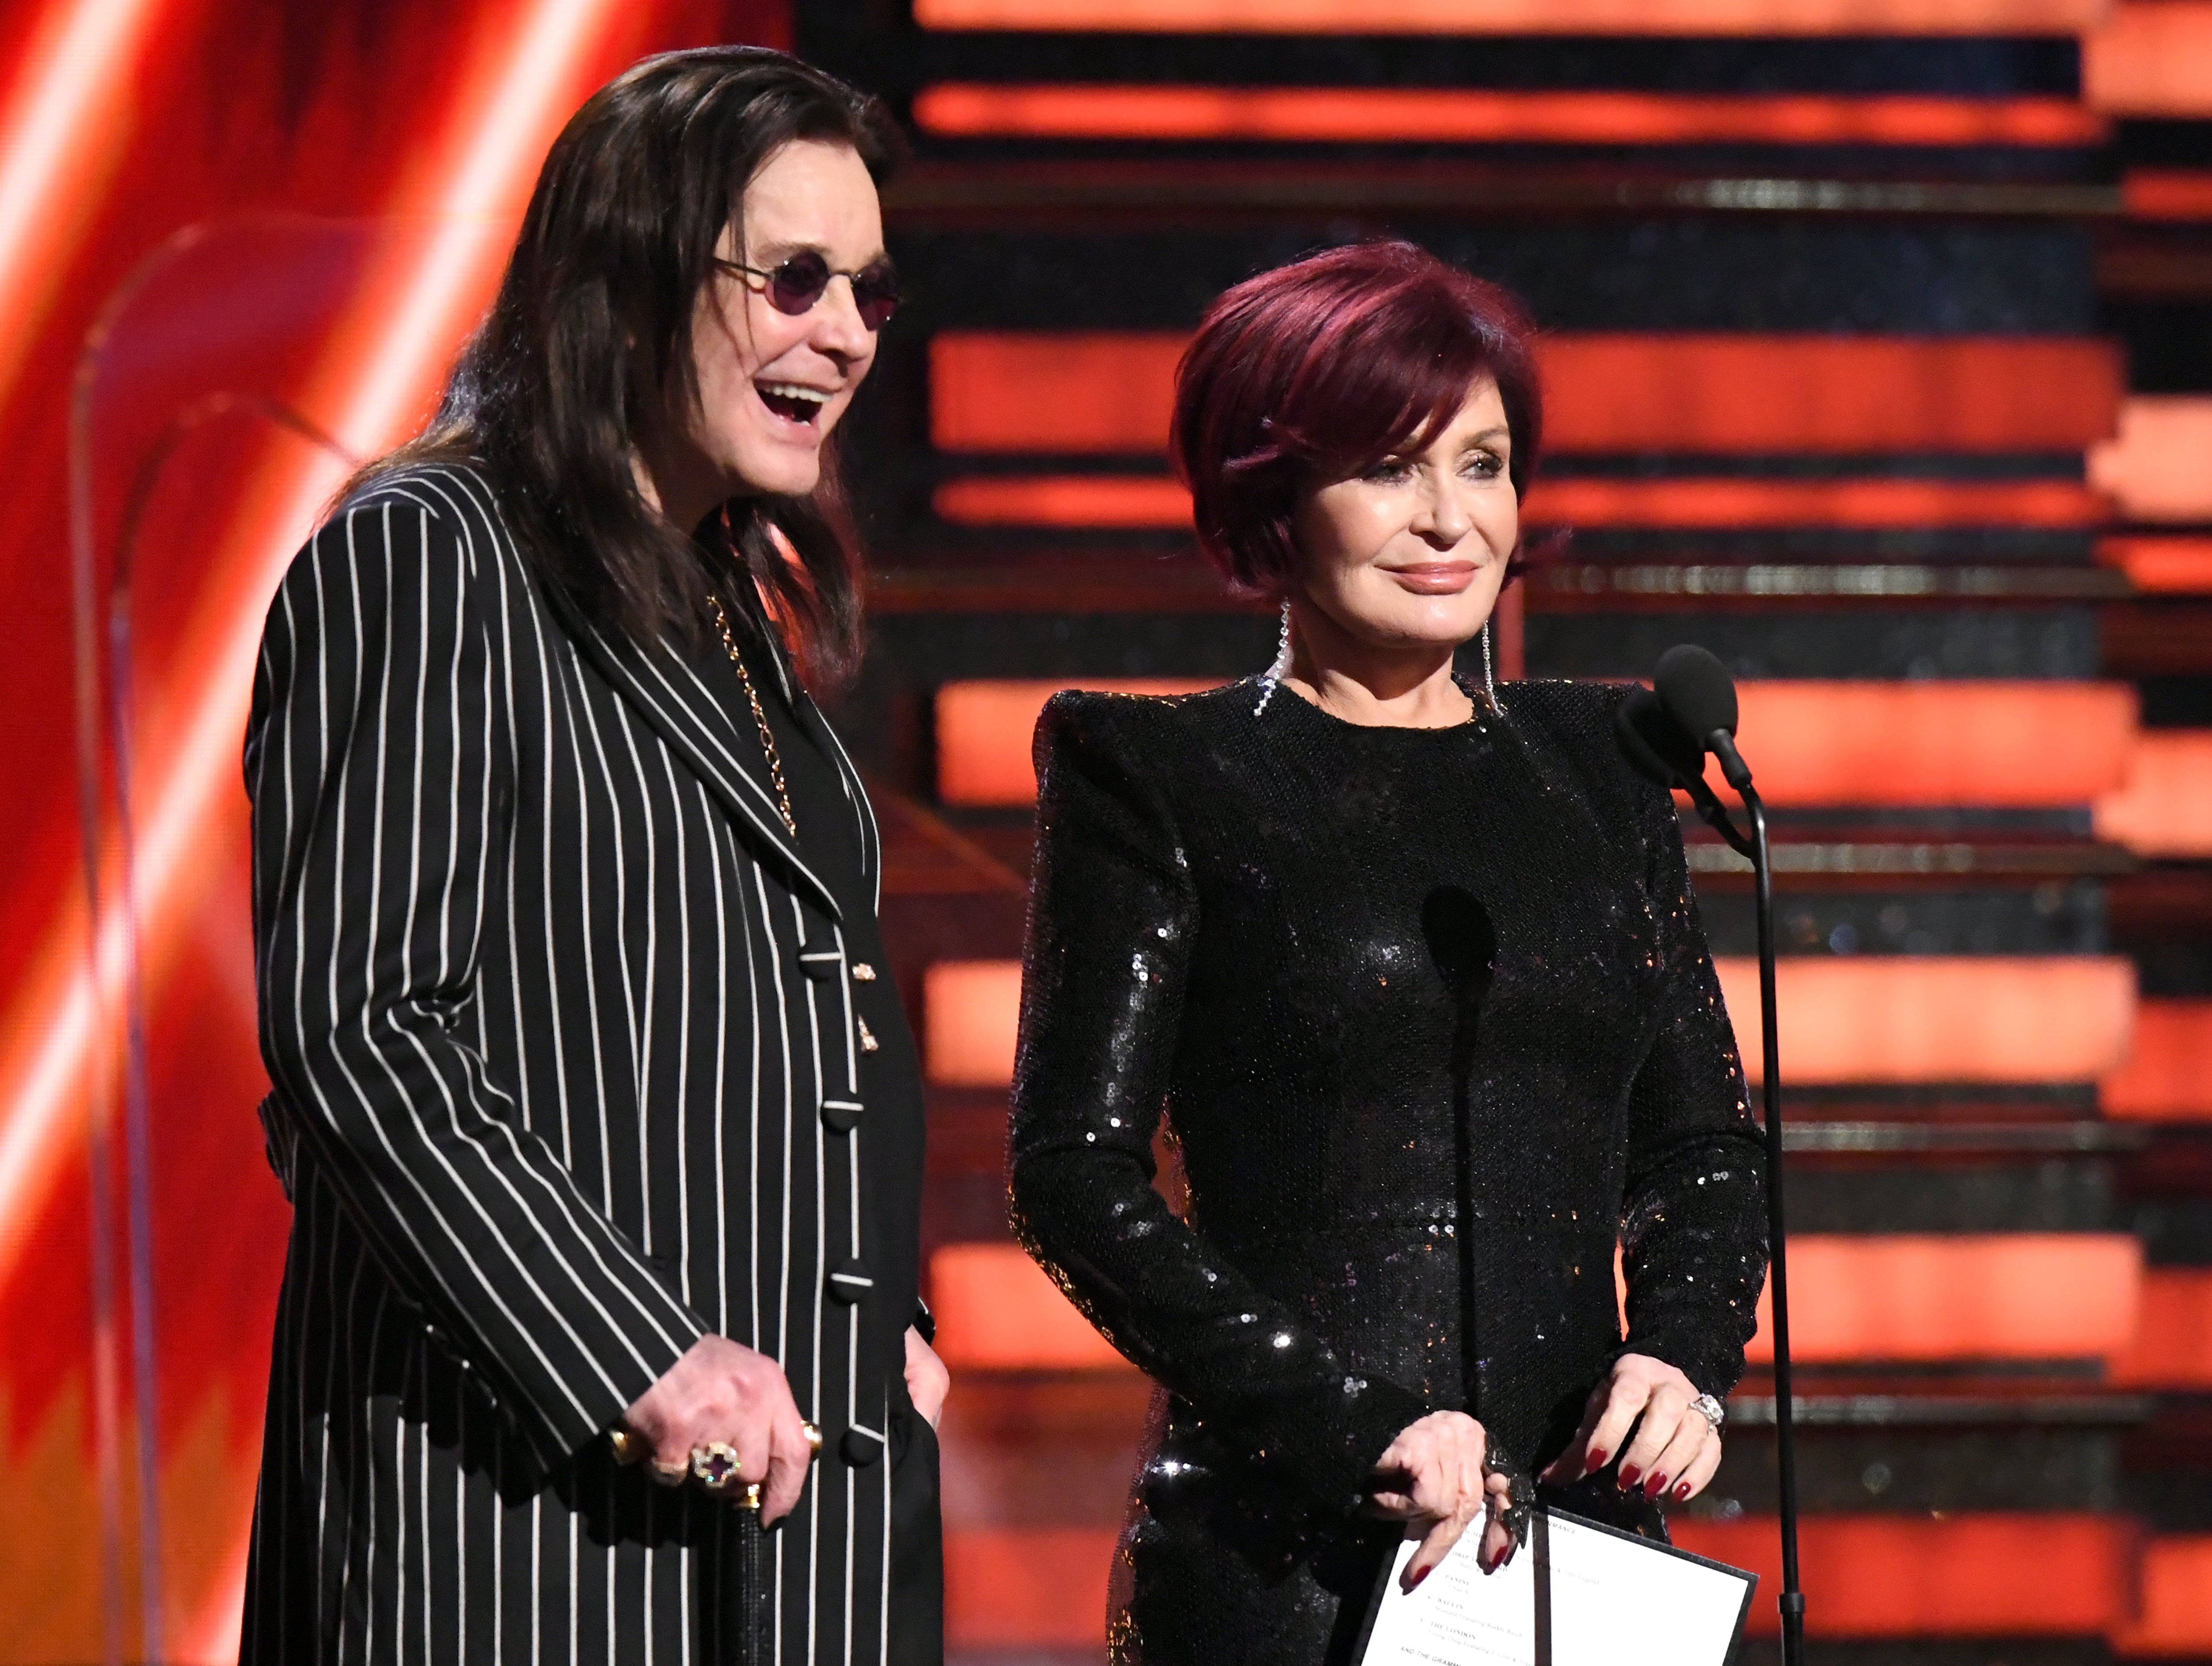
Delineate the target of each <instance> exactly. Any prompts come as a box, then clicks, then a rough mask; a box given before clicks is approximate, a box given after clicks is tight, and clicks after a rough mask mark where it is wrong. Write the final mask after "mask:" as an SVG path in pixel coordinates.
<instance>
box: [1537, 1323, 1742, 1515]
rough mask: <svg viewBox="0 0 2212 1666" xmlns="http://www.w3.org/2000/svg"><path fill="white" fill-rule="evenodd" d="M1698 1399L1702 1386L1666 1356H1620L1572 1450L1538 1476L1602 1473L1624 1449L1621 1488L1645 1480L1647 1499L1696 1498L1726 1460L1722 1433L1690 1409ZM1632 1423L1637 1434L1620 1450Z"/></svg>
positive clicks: (1557, 1478) (1559, 1480)
mask: <svg viewBox="0 0 2212 1666" xmlns="http://www.w3.org/2000/svg"><path fill="white" fill-rule="evenodd" d="M1697 1397H1698V1389H1697V1386H1696V1384H1694V1383H1692V1382H1691V1381H1690V1379H1689V1378H1688V1377H1685V1376H1683V1375H1682V1373H1681V1372H1680V1371H1677V1370H1676V1369H1675V1368H1674V1366H1672V1365H1668V1363H1667V1362H1666V1361H1665V1360H1663V1359H1652V1358H1651V1357H1650V1355H1648V1354H1642V1353H1624V1354H1622V1355H1621V1356H1620V1362H1619V1363H1618V1364H1616V1365H1614V1366H1613V1371H1612V1374H1611V1375H1610V1376H1608V1377H1607V1378H1606V1379H1605V1381H1604V1382H1602V1383H1599V1384H1598V1385H1597V1389H1596V1391H1595V1393H1593V1394H1592V1395H1590V1398H1589V1408H1588V1409H1586V1410H1585V1411H1584V1412H1583V1426H1582V1427H1581V1428H1579V1429H1577V1430H1576V1431H1575V1438H1573V1439H1572V1440H1571V1441H1570V1442H1568V1443H1567V1450H1565V1451H1564V1452H1562V1453H1560V1454H1559V1456H1558V1457H1557V1458H1555V1459H1554V1460H1553V1462H1552V1464H1551V1466H1550V1468H1547V1469H1546V1470H1545V1471H1544V1473H1543V1474H1541V1476H1539V1477H1538V1479H1539V1480H1541V1481H1549V1482H1551V1483H1552V1484H1553V1486H1559V1487H1563V1486H1565V1485H1566V1484H1567V1483H1569V1482H1571V1481H1580V1480H1581V1479H1582V1478H1583V1476H1584V1475H1589V1474H1596V1473H1597V1471H1599V1470H1601V1469H1602V1468H1605V1466H1606V1465H1607V1463H1609V1462H1612V1460H1613V1454H1614V1453H1616V1452H1620V1487H1621V1490H1622V1491H1623V1492H1626V1491H1627V1490H1628V1489H1629V1488H1630V1487H1635V1486H1637V1485H1638V1484H1639V1483H1640V1484H1641V1485H1642V1487H1643V1488H1644V1497H1646V1498H1647V1499H1655V1500H1656V1499H1658V1498H1660V1497H1661V1496H1662V1494H1663V1495H1664V1496H1665V1497H1666V1499H1667V1500H1668V1502H1669V1503H1671V1504H1680V1503H1681V1502H1683V1501H1684V1500H1685V1499H1693V1498H1695V1497H1697V1495H1698V1494H1699V1493H1702V1492H1704V1491H1705V1483H1706V1482H1708V1481H1711V1480H1712V1478H1713V1472H1714V1471H1715V1470H1716V1469H1717V1468H1720V1465H1721V1437H1720V1431H1719V1430H1717V1429H1716V1428H1714V1427H1713V1426H1712V1425H1711V1423H1709V1422H1707V1421H1706V1420H1705V1414H1704V1413H1703V1412H1700V1411H1697V1410H1695V1409H1693V1408H1692V1406H1691V1404H1690V1402H1692V1401H1693V1400H1695V1399H1696V1398H1697ZM1639 1419H1640V1420H1641V1422H1640V1423H1639V1422H1638V1420H1639ZM1631 1425H1635V1426H1636V1438H1635V1439H1634V1440H1632V1441H1629V1443H1628V1450H1626V1451H1621V1450H1620V1447H1621V1443H1622V1442H1623V1441H1624V1440H1627V1439H1628V1431H1629V1428H1630V1426H1631Z"/></svg>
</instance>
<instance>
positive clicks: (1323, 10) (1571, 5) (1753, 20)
mask: <svg viewBox="0 0 2212 1666" xmlns="http://www.w3.org/2000/svg"><path fill="white" fill-rule="evenodd" d="M2105 10H2106V9H2105V7H2104V6H2103V5H2102V4H2100V3H2098V0H1491V3H1488V4H1486V5H1480V6H1472V5H1468V3H1466V0H915V4H914V19H915V22H917V23H919V24H920V25H921V27H924V28H926V29H1023V30H1037V31H1040V32H1042V31H1044V30H1062V29H1076V30H1091V31H1099V32H1117V33H1158V34H1182V33H1204V34H1443V35H1490V34H1629V35H1677V34H1680V35H1697V34H1720V35H1744V34H1754V35H1755V34H1814V35H1824V34H1900V35H1927V34H1999V35H2003V34H2080V33H2083V32H2084V31H2086V30H2089V29H2093V28H2094V27H2096V26H2097V25H2098V24H2100V23H2101V22H2102V21H2104V19H2105Z"/></svg>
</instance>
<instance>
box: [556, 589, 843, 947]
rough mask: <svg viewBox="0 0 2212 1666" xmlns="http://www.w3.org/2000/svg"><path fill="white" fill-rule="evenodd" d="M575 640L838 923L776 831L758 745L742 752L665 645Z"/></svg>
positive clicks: (701, 688)
mask: <svg viewBox="0 0 2212 1666" xmlns="http://www.w3.org/2000/svg"><path fill="white" fill-rule="evenodd" d="M576 636H577V640H578V641H579V643H580V645H581V647H582V648H583V650H584V652H585V653H586V654H587V655H589V656H590V658H591V660H592V662H593V663H594V664H595V665H597V666H599V669H600V671H601V672H602V673H604V674H605V677H606V678H607V680H608V681H609V682H611V683H612V684H614V685H615V688H616V690H617V691H618V692H619V693H620V694H621V695H622V696H623V697H624V698H625V699H627V700H628V701H629V702H630V703H631V704H632V705H633V706H635V708H637V710H638V711H639V713H640V714H641V715H643V717H644V718H645V720H646V721H647V722H649V723H651V724H652V725H653V727H654V728H655V729H656V730H658V731H659V733H660V735H661V737H662V739H665V740H666V741H667V743H668V744H669V745H670V746H671V747H672V748H673V749H674V750H675V751H676V753H677V755H678V757H682V758H683V759H684V761H685V762H686V763H689V764H690V766H691V768H692V769H695V770H696V771H697V772H698V775H699V777H700V779H701V780H702V781H705V782H706V783H707V786H708V789H709V790H711V791H712V792H713V793H714V796H715V797H716V798H718V799H720V800H721V801H722V804H723V806H724V807H725V808H726V809H727V810H728V811H729V812H730V813H731V814H732V816H734V817H735V818H737V819H738V821H739V822H740V823H742V824H745V825H747V826H749V827H750V828H751V829H752V830H754V831H755V832H756V833H757V834H758V835H759V836H760V837H761V839H762V841H763V842H764V843H766V844H768V845H769V846H770V847H772V848H774V849H775V852H776V853H777V854H778V855H779V856H780V857H781V859H782V860H783V862H784V864H785V866H787V867H789V868H790V869H791V871H792V873H793V874H794V875H795V876H796V877H797V878H798V879H799V882H800V883H801V884H802V885H804V886H805V889H806V890H807V891H810V892H811V894H812V896H813V899H814V900H815V902H817V903H818V904H819V905H820V906H821V907H822V908H823V909H826V910H827V911H828V913H829V917H830V918H831V919H833V920H839V921H842V919H843V917H844V915H843V912H842V910H841V909H839V908H838V906H837V898H836V895H835V894H834V893H833V892H832V891H830V889H829V886H828V885H824V884H823V882H822V879H821V877H820V876H819V875H818V874H817V873H815V872H814V871H813V869H811V867H809V866H807V865H806V860H805V857H803V856H802V855H800V854H799V846H798V843H797V842H795V841H794V840H793V838H792V836H791V834H790V832H789V830H787V829H786V828H785V826H784V824H783V816H782V814H781V812H780V811H779V809H778V808H777V806H776V800H775V792H774V791H773V789H772V788H771V787H770V785H769V777H768V759H767V757H766V756H765V755H764V754H763V752H762V751H761V746H760V743H759V741H758V740H757V739H755V740H753V742H752V744H751V746H750V749H749V748H748V747H747V746H746V745H745V744H744V742H745V740H746V739H747V737H744V736H743V735H741V734H740V733H738V727H737V724H736V722H735V721H734V719H733V717H732V714H731V713H730V712H729V711H728V709H727V708H726V707H725V706H724V705H723V703H722V702H720V700H718V699H716V698H715V696H714V692H713V691H712V690H710V689H708V686H707V685H706V684H705V683H703V682H702V681H701V680H700V678H699V674H698V672H696V671H694V670H693V669H692V668H691V666H690V663H689V662H688V661H686V660H684V656H683V655H682V654H678V652H677V651H676V650H675V649H674V648H671V647H669V646H668V645H667V644H666V643H665V642H656V643H654V644H653V646H652V647H650V648H646V647H641V645H639V644H637V643H635V642H633V641H630V640H629V637H627V636H625V635H622V634H621V633H619V632H615V633H609V632H605V631H602V630H601V629H599V627H598V626H597V625H596V624H592V623H582V622H580V623H579V628H578V629H577V631H576ZM778 674H779V675H781V674H782V672H781V666H779V667H778ZM806 703H807V704H809V705H811V702H806ZM816 721H817V722H819V721H820V719H819V718H817V719H816Z"/></svg>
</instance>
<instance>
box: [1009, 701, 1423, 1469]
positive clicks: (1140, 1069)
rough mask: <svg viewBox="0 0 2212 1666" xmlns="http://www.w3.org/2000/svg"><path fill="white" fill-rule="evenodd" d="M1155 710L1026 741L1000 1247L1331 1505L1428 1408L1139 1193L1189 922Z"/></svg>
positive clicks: (1193, 899)
mask: <svg viewBox="0 0 2212 1666" xmlns="http://www.w3.org/2000/svg"><path fill="white" fill-rule="evenodd" d="M1170 710H1171V708H1168V707H1166V706H1164V705H1163V704H1160V703H1158V702H1139V701H1134V700H1130V699H1127V698H1126V697H1116V696H1097V695H1060V696H1056V697H1055V698H1054V700H1053V702H1051V703H1050V704H1049V705H1048V706H1047V707H1046V708H1045V712H1044V715H1043V718H1042V720H1041V721H1040V722H1039V725H1038V728H1037V739H1036V764H1037V781H1038V797H1037V817H1038V837H1037V855H1036V876H1035V882H1034V888H1033V891H1032V893H1031V902H1030V935H1029V945H1028V952H1027V958H1026V961H1025V964H1024V978H1023V992H1022V1029H1021V1043H1020V1049H1019V1054H1018V1061H1017V1064H1016V1067H1015V1079H1014V1094H1013V1110H1012V1125H1011V1129H1010V1139H1009V1155H1008V1173H1009V1182H1010V1189H1011V1194H1012V1220H1013V1225H1014V1228H1015V1231H1016V1232H1017V1233H1018V1235H1019V1237H1020V1238H1021V1241H1022V1243H1023V1244H1024V1246H1025V1247H1026V1248H1027V1249H1029V1251H1030V1254H1031V1255H1032V1256H1035V1257H1036V1259H1037V1261H1038V1262H1039V1263H1040V1264H1042V1266H1043V1268H1044V1269H1045V1270H1046V1271H1047V1272H1048V1273H1049V1274H1051V1275H1052V1277H1053V1279H1054V1281H1055V1282H1056V1283H1057V1284H1058V1285H1059V1286H1060V1288H1061V1289H1062V1290H1063V1291H1065V1292H1066V1294H1067V1296H1068V1298H1069V1299H1070V1300H1071V1301H1073V1303H1074V1304H1075V1305H1076V1306H1077V1307H1078V1308H1079V1309H1080V1310H1082V1311H1083V1312H1084V1314H1085V1315H1086V1316H1088V1317H1089V1318H1090V1320H1091V1322H1092V1323H1093V1324H1095V1325H1097V1327H1098V1329H1100V1330H1101V1331H1102V1332H1103V1333H1104V1335H1106V1336H1107V1337H1108V1339H1109V1340H1110V1341H1112V1342H1113V1344H1114V1345H1115V1347H1117V1348H1119V1349H1120V1350H1121V1352H1122V1353H1124V1354H1126V1355H1127V1356H1128V1358H1129V1359H1132V1360H1133V1361H1134V1362H1135V1363H1136V1364H1137V1365H1139V1366H1141V1367H1143V1368H1144V1370H1146V1371H1148V1372H1149V1373H1151V1375H1152V1377H1154V1378H1155V1379H1156V1380H1158V1382H1160V1383H1163V1384H1164V1385H1165V1386H1166V1388H1167V1389H1169V1390H1170V1392H1172V1393H1174V1394H1176V1395H1179V1396H1181V1397H1182V1399H1184V1400H1185V1401H1187V1402H1188V1403H1189V1404H1190V1405H1191V1406H1192V1407H1193V1408H1194V1409H1195V1410H1196V1411H1197V1412H1198V1414H1200V1416H1202V1417H1205V1418H1206V1419H1207V1420H1209V1421H1217V1420H1218V1426H1220V1427H1221V1428H1222V1430H1223V1432H1225V1434H1228V1435H1230V1436H1231V1437H1232V1438H1241V1439H1242V1440H1243V1441H1244V1442H1246V1443H1249V1444H1250V1445H1251V1446H1253V1447H1254V1448H1255V1449H1257V1450H1262V1451H1265V1452H1267V1453H1268V1454H1270V1455H1271V1456H1274V1457H1276V1458H1278V1459H1279V1460H1280V1461H1281V1462H1284V1463H1285V1466H1286V1467H1287V1468H1288V1469H1289V1470H1290V1471H1291V1473H1292V1474H1296V1475H1297V1476H1298V1477H1299V1479H1300V1480H1301V1481H1302V1482H1303V1483H1304V1485H1305V1486H1306V1487H1308V1488H1309V1489H1310V1491H1311V1492H1312V1493H1314V1494H1315V1495H1316V1499H1320V1500H1326V1501H1327V1502H1328V1503H1329V1504H1330V1505H1334V1506H1337V1507H1341V1508H1346V1509H1349V1508H1351V1507H1352V1506H1353V1505H1356V1504H1357V1503H1358V1501H1359V1499H1360V1498H1361V1497H1362V1496H1363V1494H1364V1488H1365V1486H1366V1482H1367V1479H1368V1476H1369V1474H1370V1472H1371V1470H1372V1469H1373V1467H1374V1464H1375V1461H1376V1459H1377V1458H1378V1457H1379V1456H1381V1455H1382V1453H1383V1450H1384V1449H1385V1448H1386V1447H1387V1446H1388V1445H1389V1444H1390V1442H1391V1440H1392V1439H1393V1438H1395V1436H1396V1434H1397V1432H1399V1431H1400V1430H1401V1429H1402V1428H1403V1427H1405V1426H1406V1425H1407V1424H1409V1423H1411V1422H1413V1421H1414V1420H1416V1419H1418V1418H1419V1417H1421V1416H1422V1415H1424V1414H1425V1413H1426V1412H1427V1411H1428V1410H1429V1409H1430V1408H1429V1407H1428V1406H1427V1405H1426V1404H1425V1402H1423V1401H1422V1399H1421V1398H1420V1397H1419V1395H1415V1394H1414V1393H1413V1392H1412V1391H1411V1390H1409V1389H1406V1388H1404V1387H1402V1386H1400V1385H1398V1384H1396V1383H1389V1382H1386V1381H1383V1380H1381V1379H1377V1378H1371V1377H1365V1376H1362V1375H1360V1374H1358V1373H1356V1372H1354V1371H1351V1370H1349V1369H1348V1368H1347V1367H1346V1365H1345V1364H1344V1362H1343V1361H1342V1360H1341V1359H1340V1358H1339V1357H1338V1356H1337V1355H1336V1354H1335V1353H1334V1352H1332V1350H1331V1349H1330V1348H1329V1347H1328V1345H1327V1344H1326V1343H1325V1342H1323V1341H1322V1340H1321V1338H1319V1337H1318V1336H1316V1335H1314V1334H1313V1333H1312V1332H1311V1331H1310V1329H1306V1328H1305V1327H1304V1326H1303V1325H1301V1324H1300V1323H1299V1322H1297V1319H1296V1318H1295V1317H1294V1316H1293V1315H1292V1314H1291V1311H1290V1310H1288V1309H1287V1308H1286V1307H1285V1306H1284V1305H1283V1304H1281V1303H1279V1302H1278V1301H1274V1300H1272V1299H1270V1298H1267V1297H1266V1296H1264V1295H1262V1294H1261V1292H1260V1291H1259V1290H1258V1289H1256V1288H1255V1286H1254V1285H1253V1283H1252V1282H1251V1280H1249V1279H1247V1278H1246V1277H1245V1276H1244V1275H1243V1274H1242V1273H1240V1272H1239V1271H1238V1270H1237V1268H1236V1267H1235V1266H1233V1265H1232V1264H1231V1262H1228V1261H1227V1260H1226V1259H1225V1258H1224V1257H1223V1256H1222V1255H1221V1254H1220V1253H1219V1251H1218V1248H1217V1247H1215V1246H1213V1245H1211V1244H1209V1243H1207V1241H1206V1238H1205V1237H1204V1236H1203V1234H1202V1233H1200V1232H1199V1231H1194V1230H1193V1229H1192V1228H1191V1227H1190V1226H1188V1225H1186V1224H1185V1223H1184V1222H1183V1221H1182V1219H1179V1218H1177V1216H1176V1214H1175V1213H1173V1212H1172V1211H1171V1210H1170V1208H1169V1207H1168V1206H1167V1203H1166V1202H1165V1201H1164V1199H1163V1198H1162V1197H1161V1196H1160V1195H1159V1194H1158V1192H1157V1191H1156V1190H1155V1189H1153V1186H1152V1177H1153V1170H1154V1165H1153V1161H1152V1138H1153V1135H1154V1134H1155V1133H1156V1132H1157V1131H1158V1127H1159V1124H1160V1120H1161V1113H1162V1106H1163V1104H1164V1099H1165V1097H1166V1094H1167V1090H1168V1085H1169V1078H1170V1069H1171V1067H1172V1063H1173V1061H1174V1058H1175V1055H1176V1044H1177V1039H1178V1032H1179V1029H1180V1025H1181V1022H1182V1009H1183V1000H1184V992H1185V981H1186V972H1187V969H1188V962H1189V958H1190V953H1191V945H1192V942H1193V939H1194V935H1195V933H1197V932H1198V931H1199V930H1200V908H1199V900H1198V896H1197V892H1196V890H1195V888H1194V883H1193V880H1192V878H1191V873H1190V870H1189V866H1188V861H1187V860H1186V859H1185V856H1184V853H1183V850H1182V846H1181V843H1180V842H1179V838H1178V835H1177V831H1176V826H1175V822H1174V818H1173V817H1172V815H1171V814H1170V811H1169V808H1168V806H1167V804H1166V802H1165V800H1164V797H1163V795H1162V793H1160V792H1159V791H1158V787H1157V786H1156V784H1155V783H1154V782H1152V781H1151V780H1149V779H1148V777H1147V775H1146V770H1145V769H1144V767H1143V762H1142V760H1143V758H1144V756H1145V753H1146V745H1145V737H1144V731H1145V730H1146V728H1147V727H1156V726H1159V725H1162V724H1164V723H1166V722H1168V721H1171V719H1170V715H1169V714H1170Z"/></svg>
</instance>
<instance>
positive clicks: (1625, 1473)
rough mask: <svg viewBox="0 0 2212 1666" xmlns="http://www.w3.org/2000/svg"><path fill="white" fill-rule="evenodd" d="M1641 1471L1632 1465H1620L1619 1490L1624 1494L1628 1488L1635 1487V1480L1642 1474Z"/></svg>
mask: <svg viewBox="0 0 2212 1666" xmlns="http://www.w3.org/2000/svg"><path fill="white" fill-rule="evenodd" d="M1643 1473H1644V1471H1643V1470H1641V1469H1640V1468H1638V1467H1637V1466H1636V1465H1634V1464H1632V1463H1624V1464H1622V1465H1621V1466H1620V1490H1621V1491H1622V1492H1624V1493H1626V1491H1627V1490H1628V1489H1629V1488H1630V1487H1633V1486H1635V1485H1636V1481H1637V1478H1638V1476H1640V1475H1641V1474H1643Z"/></svg>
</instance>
